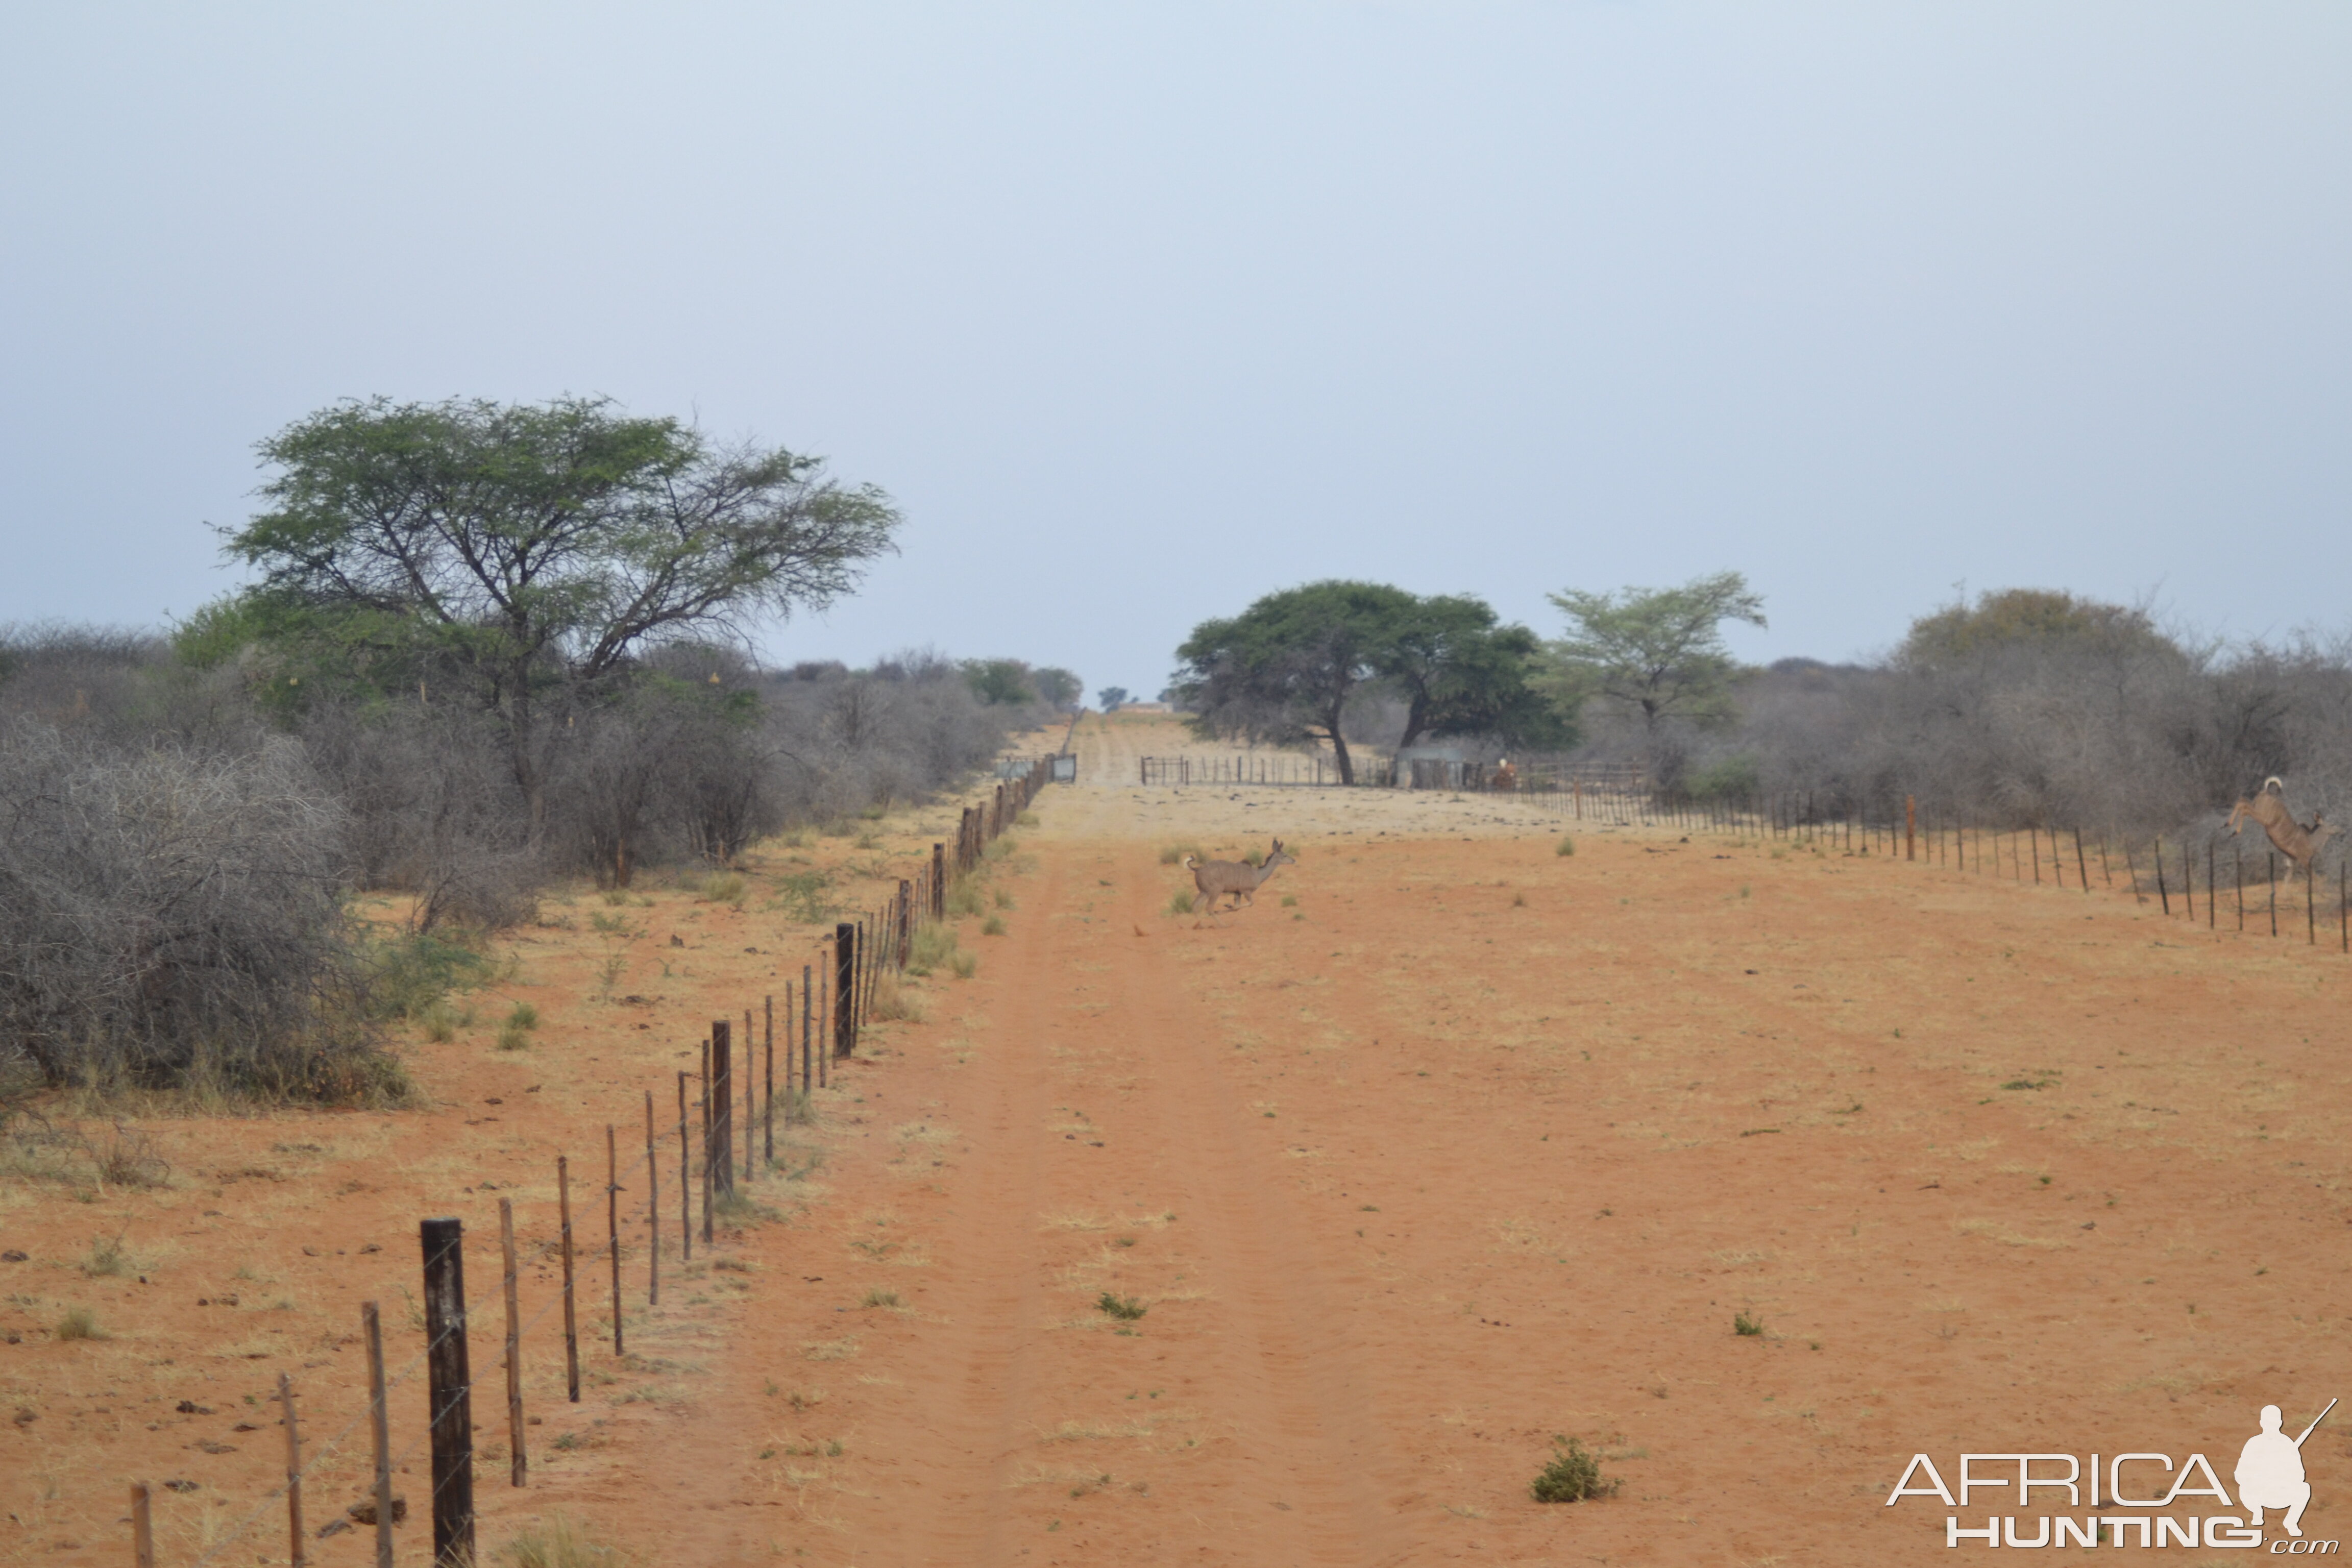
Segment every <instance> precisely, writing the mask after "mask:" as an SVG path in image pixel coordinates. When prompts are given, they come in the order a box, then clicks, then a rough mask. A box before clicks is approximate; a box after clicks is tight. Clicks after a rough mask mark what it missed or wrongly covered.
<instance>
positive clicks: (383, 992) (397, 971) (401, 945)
mask: <svg viewBox="0 0 2352 1568" xmlns="http://www.w3.org/2000/svg"><path fill="white" fill-rule="evenodd" d="M362 957H363V959H364V962H365V964H366V970H367V982H368V1011H369V1014H370V1016H373V1017H377V1018H407V1019H417V1018H421V1017H423V1016H424V1015H425V1013H426V1012H427V1011H428V1010H429V1009H431V1008H432V1007H434V1006H435V1005H438V1004H440V1003H441V1002H442V1001H443V999H444V998H446V996H447V995H448V994H450V993H451V992H453V991H470V990H472V989H474V988H475V987H476V986H478V985H481V984H487V983H488V981H489V979H490V978H491V974H492V973H493V965H492V964H491V963H490V960H489V957H488V954H486V953H484V952H480V951H478V949H476V948H473V947H469V946H467V945H466V944H465V943H463V942H454V941H444V940H443V939H441V938H439V937H436V936H400V937H394V938H391V939H389V940H387V941H383V942H376V943H375V944H373V946H371V947H370V948H368V949H367V950H366V952H364V954H363V955H362Z"/></svg>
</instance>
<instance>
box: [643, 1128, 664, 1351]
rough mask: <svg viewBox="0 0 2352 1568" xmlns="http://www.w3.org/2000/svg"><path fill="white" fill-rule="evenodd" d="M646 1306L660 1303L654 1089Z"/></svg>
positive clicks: (648, 1161) (649, 1132)
mask: <svg viewBox="0 0 2352 1568" xmlns="http://www.w3.org/2000/svg"><path fill="white" fill-rule="evenodd" d="M660 1305H661V1168H660V1166H659V1165H658V1164H656V1160H655V1154H654V1091H653V1090H652V1089H647V1090H646V1306H648V1307H658V1306H660Z"/></svg>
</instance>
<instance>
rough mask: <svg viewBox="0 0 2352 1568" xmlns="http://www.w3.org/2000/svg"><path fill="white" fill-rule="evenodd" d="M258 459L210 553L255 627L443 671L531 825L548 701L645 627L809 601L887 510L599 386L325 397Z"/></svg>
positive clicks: (837, 588) (611, 661) (873, 498)
mask: <svg viewBox="0 0 2352 1568" xmlns="http://www.w3.org/2000/svg"><path fill="white" fill-rule="evenodd" d="M259 450H260V453H261V456H262V458H263V460H264V462H265V463H266V464H268V465H269V466H272V467H274V468H276V469H277V470H278V472H277V473H276V475H275V476H274V477H273V478H271V479H269V481H268V483H266V484H265V485H263V486H262V487H261V491H260V493H261V495H262V496H263V497H264V498H265V499H266V500H268V502H269V503H270V506H269V510H267V511H264V512H262V513H261V514H260V515H258V516H257V517H255V518H254V519H252V521H249V522H247V524H246V525H245V526H244V527H243V528H242V529H239V530H236V531H233V532H230V533H228V535H227V542H226V552H227V553H228V554H229V555H231V556H232V557H234V558H236V559H237V560H240V561H243V562H245V563H247V564H248V565H252V566H256V567H258V568H260V569H261V573H262V580H261V583H260V584H259V586H258V587H257V589H255V590H253V591H251V593H250V594H249V595H248V606H249V607H250V608H252V609H253V610H254V611H255V615H256V617H257V618H259V619H262V620H275V621H276V622H278V624H281V625H284V624H304V623H307V624H310V625H314V626H315V625H316V624H318V623H319V622H320V620H322V619H324V620H330V621H335V622H338V623H339V624H341V625H343V626H354V625H356V626H363V627H367V628H370V630H369V632H368V634H367V635H369V636H373V637H377V638H378V639H379V640H381V641H383V642H385V643H387V644H398V643H405V644H406V645H408V651H410V652H412V653H415V652H422V653H424V654H426V655H429V656H430V657H431V658H432V661H433V662H434V663H435V664H436V667H438V668H444V669H456V670H457V671H459V672H461V675H462V677H463V679H465V680H466V681H467V685H468V686H469V688H470V691H471V695H472V697H473V699H474V700H477V701H478V702H479V703H480V704H481V705H482V706H483V707H484V708H486V709H488V710H491V711H493V712H495V713H497V714H498V715H499V717H500V719H501V721H503V723H504V726H505V730H506V734H507V739H508V751H509V757H510V761H511V765H512V767H513V769H514V774H515V780H516V783H517V784H518V785H519V786H520V788H521V790H522V792H523V795H524V797H525V798H526V800H528V801H529V803H530V812H531V816H532V820H533V822H534V824H536V823H538V822H540V821H541V820H543V817H544V812H545V795H546V780H545V772H544V765H543V762H542V758H541V745H540V742H541V730H542V728H543V720H542V709H543V707H544V706H545V705H546V703H547V701H548V700H551V699H552V700H554V701H556V702H557V703H559V704H560V703H562V702H565V701H569V700H571V699H572V697H573V696H574V695H575V694H576V693H577V692H579V691H580V690H581V689H582V688H583V686H585V685H588V684H590V683H593V682H595V681H597V680H598V679H601V678H603V677H605V676H607V675H610V674H612V673H613V672H614V671H615V670H616V669H618V668H620V667H621V666H622V665H623V664H624V663H625V661H626V660H627V659H628V658H630V656H631V654H632V653H633V652H634V651H635V649H637V648H638V647H641V646H642V645H644V644H645V643H646V641H647V639H649V638H654V637H740V635H741V634H742V633H743V632H744V631H745V630H746V629H747V628H748V626H749V625H750V623H751V622H752V621H753V620H754V619H756V618H758V617H761V616H789V615H790V614H791V613H792V612H793V611H794V610H797V609H816V608H821V607H823V606H824V605H828V604H830V603H831V602H832V601H833V600H834V599H835V598H836V597H838V596H839V595H842V594H845V593H847V592H848V591H850V589H852V588H853V587H854V586H855V585H856V583H857V582H858V580H859V578H860V576H861V575H862V574H863V570H864V567H865V564H866V563H867V562H868V561H870V560H872V559H873V558H874V557H876V556H877V555H879V554H881V553H883V552H886V551H888V550H891V549H893V548H894V546H893V545H892V542H891V535H892V533H893V531H894V530H895V529H896V528H897V526H898V521H899V515H898V510H897V509H896V508H895V507H894V506H893V505H892V504H891V502H890V500H889V498H888V497H887V495H885V494H884V493H883V492H882V491H881V490H879V489H876V488H874V487H873V486H871V485H860V486H856V487H845V486H843V485H840V484H838V483H836V482H835V481H833V480H831V479H826V478H825V477H824V464H823V461H822V460H821V459H819V458H806V457H802V456H799V455H796V454H794V453H792V452H789V451H786V450H784V449H783V448H782V447H756V446H752V445H750V444H742V445H736V446H718V445H714V444H713V443H711V442H710V441H709V439H707V438H706V437H704V436H703V435H702V433H701V432H700V431H698V430H697V429H695V428H694V427H692V426H686V425H681V424H680V423H679V422H678V421H677V420H675V419H669V418H650V419H648V418H632V417H629V416H625V415H623V414H621V413H620V412H618V410H617V409H615V408H614V405H612V404H611V402H610V401H609V400H606V399H604V398H594V397H584V398H572V397H567V398H558V399H556V400H554V401H552V402H549V403H545V404H504V405H502V404H496V403H490V402H486V401H479V400H459V399H452V400H450V401H447V402H444V403H409V404H394V403H392V402H390V401H389V400H387V399H384V398H374V399H371V400H368V401H365V402H359V401H352V402H345V403H341V404H338V405H335V406H334V407H332V408H328V409H323V410H321V411H320V412H319V413H316V414H313V415H311V416H310V417H308V418H306V419H302V420H299V421H297V422H296V423H294V424H292V425H290V426H287V427H286V428H285V429H284V430H282V431H280V432H279V433H278V435H276V436H274V437H270V438H269V439H268V440H266V441H264V442H262V443H261V444H260V447H259Z"/></svg>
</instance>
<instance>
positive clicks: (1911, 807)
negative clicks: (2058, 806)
mask: <svg viewBox="0 0 2352 1568" xmlns="http://www.w3.org/2000/svg"><path fill="white" fill-rule="evenodd" d="M2050 833H2051V836H2052V837H2053V838H2054V837H2056V836H2057V833H2058V830H2057V829H2056V828H2054V827H2053V828H2052V829H2051V830H2050ZM1903 858H1905V859H1906V860H1916V859H1917V858H1919V797H1918V796H1917V795H1905V796H1904V797H1903Z"/></svg>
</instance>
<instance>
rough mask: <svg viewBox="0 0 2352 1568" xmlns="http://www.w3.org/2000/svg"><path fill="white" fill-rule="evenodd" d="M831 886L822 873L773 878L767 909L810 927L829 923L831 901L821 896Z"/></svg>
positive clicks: (831, 908)
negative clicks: (773, 887) (773, 889)
mask: <svg viewBox="0 0 2352 1568" xmlns="http://www.w3.org/2000/svg"><path fill="white" fill-rule="evenodd" d="M832 885H833V879H832V878H831V877H829V876H827V875H826V874H825V873H824V872H823V871H788V872H786V873H785V874H784V875H782V876H781V877H779V878H777V879H776V881H775V892H774V894H773V895H772V897H771V898H770V899H769V900H768V907H769V908H770V909H772V910H782V911H783V912H784V913H785V914H788V915H790V916H791V917H792V918H793V919H794V920H796V921H807V922H808V923H810V924H812V925H814V924H817V923H819V922H821V921H828V920H831V919H832V918H833V900H830V899H828V898H826V897H825V896H824V895H825V889H827V888H829V887H831V886H832Z"/></svg>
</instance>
